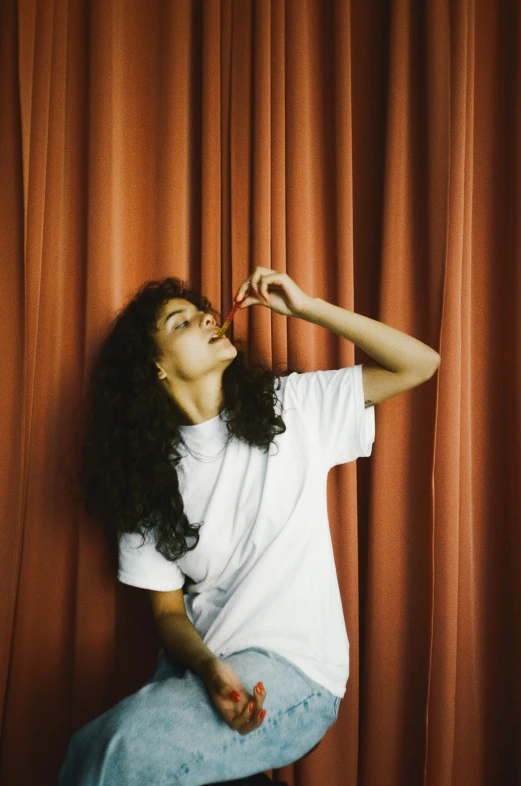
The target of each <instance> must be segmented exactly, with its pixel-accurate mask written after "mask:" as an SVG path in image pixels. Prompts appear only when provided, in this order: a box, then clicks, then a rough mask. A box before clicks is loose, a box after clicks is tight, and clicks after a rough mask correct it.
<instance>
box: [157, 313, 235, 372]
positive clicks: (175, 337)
mask: <svg viewBox="0 0 521 786" xmlns="http://www.w3.org/2000/svg"><path fill="white" fill-rule="evenodd" d="M157 328H158V332H157V334H156V343H157V345H158V348H159V354H160V357H159V358H158V362H156V366H157V368H158V369H159V378H160V379H165V377H168V378H169V382H170V384H172V383H175V381H176V380H177V381H182V382H185V383H186V382H191V381H195V380H198V379H200V378H201V377H204V376H205V375H207V374H211V373H212V372H216V371H218V372H220V373H221V374H222V372H223V371H224V369H225V368H227V366H229V364H230V363H231V362H232V360H233V359H234V358H235V357H236V355H237V348H236V347H234V346H233V344H232V343H231V341H230V340H229V339H228V338H227V337H226V336H223V338H221V339H219V340H218V341H214V342H212V343H210V339H211V338H212V336H213V335H215V333H216V332H217V330H218V328H219V325H218V324H217V323H216V321H215V317H214V316H213V314H210V313H208V312H204V311H199V310H198V308H197V306H195V305H194V304H193V303H190V301H189V300H184V299H182V298H173V299H172V300H169V301H168V302H167V303H165V304H164V306H163V307H162V309H161V312H160V316H159V318H158V321H157Z"/></svg>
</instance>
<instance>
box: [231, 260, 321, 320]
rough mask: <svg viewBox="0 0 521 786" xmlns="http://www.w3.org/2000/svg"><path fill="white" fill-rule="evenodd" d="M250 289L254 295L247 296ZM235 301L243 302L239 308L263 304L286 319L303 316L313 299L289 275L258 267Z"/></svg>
mask: <svg viewBox="0 0 521 786" xmlns="http://www.w3.org/2000/svg"><path fill="white" fill-rule="evenodd" d="M248 289H251V290H252V291H253V293H254V295H246V293H247V292H248ZM235 300H236V301H237V300H239V301H241V305H240V306H239V308H245V307H246V306H254V305H259V304H261V305H263V306H269V308H271V309H272V310H273V311H276V312H277V314H282V315H283V316H285V317H298V316H301V314H303V312H304V311H305V309H306V305H307V304H308V302H309V301H310V300H311V298H310V296H309V295H306V293H305V292H303V291H302V290H301V289H300V287H298V286H297V285H296V284H295V282H294V281H293V279H291V278H290V277H289V276H288V274H287V273H279V272H277V271H276V270H271V269H270V268H269V267H256V268H255V270H254V271H253V273H252V274H251V276H250V277H249V278H247V279H246V281H245V282H244V284H242V285H241V287H240V288H239V291H238V292H237V295H236V296H235Z"/></svg>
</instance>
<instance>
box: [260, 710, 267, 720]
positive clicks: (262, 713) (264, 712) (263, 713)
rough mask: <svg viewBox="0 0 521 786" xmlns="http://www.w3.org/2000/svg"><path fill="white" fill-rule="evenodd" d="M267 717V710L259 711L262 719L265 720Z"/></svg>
mask: <svg viewBox="0 0 521 786" xmlns="http://www.w3.org/2000/svg"><path fill="white" fill-rule="evenodd" d="M265 717H266V710H261V712H260V713H259V718H260V719H261V720H264V718H265Z"/></svg>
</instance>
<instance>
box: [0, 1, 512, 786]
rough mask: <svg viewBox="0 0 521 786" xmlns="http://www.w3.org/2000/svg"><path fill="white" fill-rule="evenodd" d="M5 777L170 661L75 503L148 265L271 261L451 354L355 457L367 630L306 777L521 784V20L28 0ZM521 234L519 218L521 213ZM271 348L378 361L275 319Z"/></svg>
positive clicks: (7, 466)
mask: <svg viewBox="0 0 521 786" xmlns="http://www.w3.org/2000/svg"><path fill="white" fill-rule="evenodd" d="M0 19H1V27H0V141H1V144H0V225H1V243H0V305H1V319H0V336H1V338H0V347H1V352H2V373H1V374H0V386H1V389H0V395H1V401H2V416H1V418H0V441H1V442H0V450H1V459H2V469H3V471H2V474H1V480H0V503H1V510H2V519H1V523H2V526H1V531H0V547H1V551H0V615H1V630H2V636H1V645H0V689H1V695H2V699H3V703H2V709H3V715H2V743H1V750H0V780H1V782H2V784H4V786H36V785H37V786H50V785H51V784H54V783H55V780H56V776H57V772H58V769H59V766H60V764H61V761H62V759H63V757H64V755H65V751H66V748H67V744H68V740H69V738H70V735H71V734H72V732H73V731H74V730H75V729H77V728H79V727H80V726H81V725H83V724H85V723H87V722H88V721H89V720H90V719H91V718H93V717H95V716H96V715H99V714H100V713H101V712H103V711H104V710H106V709H108V708H109V707H110V706H112V705H113V704H114V703H116V701H119V700H120V699H121V698H123V697H124V696H126V695H128V694H129V693H131V692H133V691H135V690H137V689H139V688H140V687H141V686H142V685H143V684H144V682H145V681H146V680H147V679H148V678H149V677H150V676H151V674H152V672H153V670H154V669H155V658H156V654H157V651H158V649H159V646H160V643H159V641H158V638H157V635H156V633H155V630H154V628H153V622H152V620H151V613H150V609H149V606H148V599H147V598H146V597H145V594H146V593H145V592H144V591H143V590H138V589H136V588H132V587H128V586H125V585H121V584H119V583H118V582H117V581H116V578H115V565H114V559H113V557H112V556H111V555H110V554H109V553H108V550H107V549H108V547H107V544H106V542H105V541H104V539H103V536H102V535H101V534H100V531H99V529H98V527H97V525H96V523H95V522H92V521H91V520H89V519H88V517H86V515H85V514H84V513H83V511H82V510H81V509H80V508H79V507H78V505H77V504H76V503H75V502H74V501H73V499H71V496H70V494H69V492H68V487H67V480H66V478H67V470H68V469H69V467H70V462H71V455H72V453H71V451H72V447H71V445H72V439H71V434H72V433H73V430H74V412H75V409H76V408H77V406H78V402H79V401H80V399H81V397H82V396H83V393H84V391H85V385H86V380H87V377H88V371H89V364H90V362H91V359H92V354H93V348H94V347H95V346H96V344H97V342H98V341H99V340H100V339H101V338H102V337H103V336H104V334H105V331H106V329H107V326H108V324H109V322H110V321H111V319H112V318H113V317H114V315H115V312H116V310H117V309H118V308H120V307H121V306H122V305H123V304H124V303H125V302H126V300H127V299H128V298H129V297H130V296H131V295H132V294H133V293H134V292H135V291H136V290H137V288H138V287H139V286H140V285H141V284H142V283H143V282H144V281H145V280H149V279H157V278H162V277H165V276H167V275H175V276H179V277H181V278H184V279H186V280H188V281H189V282H190V284H191V285H192V286H193V287H196V288H199V289H200V290H201V291H202V292H203V293H204V294H206V295H207V296H208V297H209V298H210V300H211V301H212V303H213V304H214V305H215V306H216V307H217V308H218V309H220V310H221V311H222V312H223V313H224V314H226V313H227V310H228V309H229V307H230V305H231V300H232V297H233V295H234V294H235V292H236V291H237V289H238V288H239V286H240V284H241V283H243V281H244V280H245V279H246V278H247V277H248V275H249V274H250V273H251V271H252V270H253V268H254V267H255V266H257V265H260V266H263V267H272V268H274V269H277V270H280V271H286V272H287V273H288V274H289V275H290V276H291V277H292V278H293V279H294V280H295V281H296V282H297V283H298V285H299V286H300V287H301V288H302V289H304V291H306V292H307V293H309V294H312V295H314V296H316V297H320V298H323V299H325V300H327V301H328V302H331V303H334V304H335V305H339V306H342V307H344V308H347V309H349V310H354V311H356V312H358V313H361V314H364V315H366V316H370V317H372V318H373V319H378V320H379V321H382V322H385V323H386V324H389V325H391V326H393V327H396V328H398V329H400V330H402V331H404V332H406V333H409V334H411V335H413V336H415V337H416V338H418V339H420V340H421V341H423V342H425V343H426V344H428V345H429V346H432V347H433V348H434V349H435V350H436V351H438V352H439V353H440V355H441V359H442V361H441V366H440V368H439V370H438V372H437V373H436V374H435V375H434V377H433V378H432V379H431V380H430V381H429V382H428V383H426V384H424V385H421V386H420V387H418V388H415V389H413V390H411V391H409V392H407V393H406V394H402V395H400V396H397V397H395V398H393V399H391V400H388V401H386V402H384V403H382V404H379V405H378V406H377V412H376V440H375V444H374V448H373V454H372V456H371V457H370V458H369V459H361V460H359V461H358V462H354V463H351V464H348V465H342V466H338V467H335V468H334V469H333V470H331V472H330V475H329V480H328V491H329V516H330V523H331V530H332V535H333V544H334V549H335V559H336V565H337V571H338V576H339V582H340V588H341V593H342V599H343V606H344V612H345V617H346V624H347V629H348V634H349V639H350V645H351V647H350V655H351V667H350V668H351V671H350V677H349V681H348V685H347V692H346V695H345V697H344V700H343V701H342V704H341V708H340V714H339V719H338V721H337V723H336V724H335V725H334V726H333V727H332V729H330V731H329V732H328V733H327V735H326V737H325V738H324V740H323V741H322V742H321V743H320V745H319V746H318V748H317V749H316V750H315V751H313V752H312V753H311V754H310V755H308V756H307V757H305V758H304V759H302V760H301V761H300V762H298V763H296V764H295V765H293V766H291V767H286V768H283V769H282V770H279V771H278V772H274V773H273V774H274V775H278V776H279V777H280V778H282V779H285V780H287V781H288V783H289V784H290V786H293V784H302V786H314V785H315V784H318V783H324V784H325V783H328V784H332V785H333V784H334V785H335V786H355V785H356V786H513V785H514V784H516V783H521V712H520V709H519V708H520V707H521V678H520V669H519V665H520V663H521V626H520V621H521V570H520V569H519V564H518V563H519V555H520V554H521V520H520V512H519V511H520V508H521V505H520V495H519V485H520V483H519V481H520V477H521V455H520V454H521V396H520V390H521V385H520V371H519V369H520V356H521V355H520V337H521V314H520V309H519V304H520V303H521V267H520V263H519V250H520V244H521V234H520V227H521V222H520V221H519V217H520V216H521V210H520V205H519V202H520V193H521V191H520V185H521V183H520V164H521V155H520V148H519V140H520V138H521V122H520V121H521V46H519V42H520V41H521V6H520V4H519V3H516V2H508V0H506V1H505V2H500V3H498V2H496V1H495V0H453V1H452V2H451V0H422V1H420V2H417V1H416V0H395V1H394V2H392V3H388V2H386V1H385V0H380V1H378V0H351V2H349V0H336V1H334V2H322V1H321V0H256V1H255V0H170V1H167V0H164V2H160V0H109V2H107V1H106V0H91V1H90V2H89V0H18V1H17V2H16V1H15V0H0ZM516 218H517V221H516ZM235 336H236V338H238V339H239V340H244V341H245V342H247V344H248V347H249V353H250V359H251V360H252V361H253V362H259V363H264V364H266V365H267V366H270V367H271V366H272V365H275V364H276V363H286V362H287V363H289V364H292V365H293V366H295V367H300V368H301V369H302V370H309V371H311V370H316V369H330V368H340V367H342V366H346V365H352V364H353V363H355V362H356V363H361V362H368V361H369V358H368V357H367V356H364V354H363V353H362V352H361V351H360V350H359V349H358V348H357V349H356V350H355V347H354V345H353V344H352V343H350V342H348V341H346V340H345V339H340V338H338V337H337V336H336V335H334V334H332V333H330V332H328V331H325V330H324V329H323V328H321V327H319V326H316V325H313V324H311V323H308V322H305V321H303V320H299V319H295V318H290V319H286V318H285V317H282V316H280V315H278V314H274V313H273V312H270V311H269V310H268V309H266V308H262V307H255V308H251V309H248V310H247V311H246V312H239V313H238V315H237V317H236V320H235Z"/></svg>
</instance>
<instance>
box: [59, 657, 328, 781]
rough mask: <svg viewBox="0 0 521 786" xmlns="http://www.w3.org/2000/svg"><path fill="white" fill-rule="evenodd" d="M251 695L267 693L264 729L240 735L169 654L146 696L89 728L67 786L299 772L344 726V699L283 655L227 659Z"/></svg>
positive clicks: (74, 750)
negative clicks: (287, 768) (288, 768)
mask: <svg viewBox="0 0 521 786" xmlns="http://www.w3.org/2000/svg"><path fill="white" fill-rule="evenodd" d="M221 659H222V660H223V661H226V663H229V664H230V666H231V667H232V668H233V670H234V671H235V673H236V674H237V675H238V676H239V678H240V679H241V681H242V683H243V685H244V687H245V688H246V689H247V690H248V691H249V692H250V693H251V692H252V691H253V686H254V685H255V684H256V683H257V682H259V680H260V681H262V682H263V684H264V687H265V689H266V698H265V700H264V705H263V708H264V709H266V710H267V714H266V716H265V718H264V721H263V723H262V725H261V726H260V727H259V728H257V729H255V730H254V731H252V732H249V733H248V734H244V735H243V734H239V732H237V731H235V730H234V729H231V728H230V727H229V726H228V725H227V723H226V722H225V721H224V719H223V718H222V717H221V715H220V714H219V712H218V711H217V710H216V708H215V707H214V705H213V703H212V701H211V699H210V697H209V695H208V692H207V689H206V685H205V684H204V682H203V681H202V680H201V678H200V677H199V676H198V675H197V674H195V672H193V671H191V669H187V668H186V667H184V666H182V665H181V664H179V663H176V662H175V661H174V660H173V659H172V658H171V656H169V655H168V654H167V653H162V654H160V656H159V665H158V669H157V671H156V673H155V674H154V676H153V677H152V679H151V680H149V681H148V682H147V683H146V684H145V685H144V686H143V687H142V688H141V689H140V690H138V691H137V692H136V693H133V694H132V695H131V696H127V697H126V698H125V699H122V700H121V701H120V702H118V703H117V704H116V705H115V706H114V707H112V708H111V709H109V710H107V711H106V712H104V713H103V714H102V715H99V716H98V717H97V718H94V720H92V721H90V722H89V723H87V724H86V725H85V726H82V727H81V728H80V729H78V731H76V732H75V734H73V735H72V738H71V740H70V743H69V747H68V750H67V755H66V757H65V760H64V762H63V765H62V768H61V770H60V775H59V779H58V786H145V784H146V786H152V785H153V786H181V784H182V786H201V785H202V784H208V783H215V782H218V781H227V780H234V779H236V778H241V777H245V776H248V775H253V774H254V773H259V772H264V770H268V769H272V768H276V767H283V766H284V765H287V764H293V763H294V762H295V761H298V759H300V758H302V756H304V755H305V754H306V753H308V752H309V751H311V749H312V748H314V747H315V746H316V745H317V744H318V742H319V741H320V740H321V739H322V737H323V736H324V734H325V733H326V731H327V730H328V729H329V728H330V727H331V726H332V725H333V724H334V723H335V721H336V719H337V717H338V708H339V704H340V699H339V698H338V697H337V696H334V695H333V694H332V693H330V692H329V691H328V690H326V688H324V687H322V686H321V685H319V684H318V683H316V682H314V681H313V680H311V679H309V677H307V676H306V675H305V674H304V673H303V672H302V671H301V670H300V669H299V668H298V667H297V666H294V665H293V664H292V663H290V662H289V661H288V660H286V659H285V658H283V657H281V656H280V655H278V654H276V653H274V652H271V651H267V650H264V649H261V648H258V647H250V648H248V649H245V650H241V651H240V652H234V653H233V654H231V655H227V656H223V657H222V658H221Z"/></svg>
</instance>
